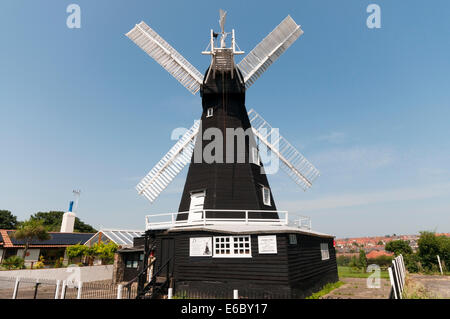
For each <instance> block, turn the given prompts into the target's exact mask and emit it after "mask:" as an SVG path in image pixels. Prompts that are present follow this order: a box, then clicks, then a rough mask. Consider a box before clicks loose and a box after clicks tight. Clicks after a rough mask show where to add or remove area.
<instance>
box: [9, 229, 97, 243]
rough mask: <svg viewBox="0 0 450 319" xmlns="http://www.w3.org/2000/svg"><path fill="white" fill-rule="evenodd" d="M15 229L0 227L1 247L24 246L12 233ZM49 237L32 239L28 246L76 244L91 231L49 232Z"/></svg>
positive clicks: (84, 240) (86, 238)
mask: <svg viewBox="0 0 450 319" xmlns="http://www.w3.org/2000/svg"><path fill="white" fill-rule="evenodd" d="M14 232H15V230H10V229H0V247H2V248H23V247H25V241H24V240H17V239H15V238H14V236H12V235H13V233H14ZM49 234H50V239H48V240H32V241H31V243H30V248H44V247H67V246H72V245H76V244H84V243H85V242H86V241H87V240H88V239H89V238H91V237H92V235H94V234H93V233H59V232H49Z"/></svg>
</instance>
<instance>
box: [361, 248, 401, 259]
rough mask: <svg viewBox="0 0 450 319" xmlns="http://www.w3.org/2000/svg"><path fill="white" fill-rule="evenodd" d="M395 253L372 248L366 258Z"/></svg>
mask: <svg viewBox="0 0 450 319" xmlns="http://www.w3.org/2000/svg"><path fill="white" fill-rule="evenodd" d="M393 255H394V254H393V253H388V252H387V251H385V250H372V251H371V252H370V253H368V254H367V255H366V258H369V259H372V258H377V257H380V256H393Z"/></svg>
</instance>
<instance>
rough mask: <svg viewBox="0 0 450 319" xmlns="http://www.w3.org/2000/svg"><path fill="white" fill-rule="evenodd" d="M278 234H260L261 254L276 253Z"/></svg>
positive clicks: (259, 251) (259, 250)
mask: <svg viewBox="0 0 450 319" xmlns="http://www.w3.org/2000/svg"><path fill="white" fill-rule="evenodd" d="M277 252H278V251H277V236H276V235H269V236H258V253H260V254H276V253H277Z"/></svg>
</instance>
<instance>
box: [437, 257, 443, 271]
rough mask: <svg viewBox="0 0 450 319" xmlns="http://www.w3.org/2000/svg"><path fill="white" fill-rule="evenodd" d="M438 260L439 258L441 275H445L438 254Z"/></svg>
mask: <svg viewBox="0 0 450 319" xmlns="http://www.w3.org/2000/svg"><path fill="white" fill-rule="evenodd" d="M437 260H438V264H439V269H440V271H441V275H443V274H444V273H443V271H442V265H441V258H439V255H437Z"/></svg>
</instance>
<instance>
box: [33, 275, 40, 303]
mask: <svg viewBox="0 0 450 319" xmlns="http://www.w3.org/2000/svg"><path fill="white" fill-rule="evenodd" d="M39 284H40V283H39V279H36V283H35V285H34V296H33V299H36V297H37V293H38V289H39Z"/></svg>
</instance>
